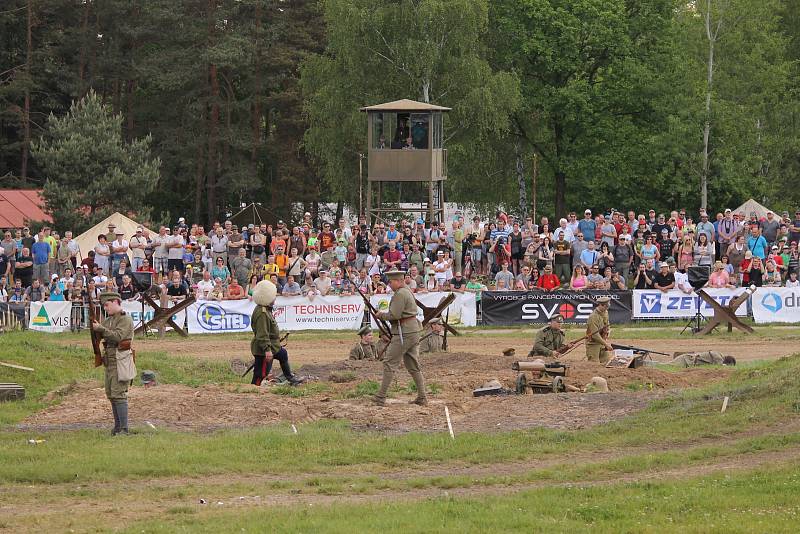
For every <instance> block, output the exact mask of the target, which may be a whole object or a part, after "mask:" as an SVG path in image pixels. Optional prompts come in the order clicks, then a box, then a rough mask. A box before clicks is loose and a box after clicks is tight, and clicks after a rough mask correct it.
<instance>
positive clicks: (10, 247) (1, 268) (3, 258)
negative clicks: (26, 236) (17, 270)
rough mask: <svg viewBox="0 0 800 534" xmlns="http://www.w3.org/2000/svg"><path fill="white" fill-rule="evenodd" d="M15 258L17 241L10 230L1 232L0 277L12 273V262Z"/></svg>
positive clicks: (9, 275) (8, 275)
mask: <svg viewBox="0 0 800 534" xmlns="http://www.w3.org/2000/svg"><path fill="white" fill-rule="evenodd" d="M16 259H17V241H16V240H15V239H13V238H12V237H11V232H9V231H6V232H5V233H4V234H3V241H2V242H0V277H2V276H6V277H9V278H10V277H11V276H13V275H14V263H15V262H16Z"/></svg>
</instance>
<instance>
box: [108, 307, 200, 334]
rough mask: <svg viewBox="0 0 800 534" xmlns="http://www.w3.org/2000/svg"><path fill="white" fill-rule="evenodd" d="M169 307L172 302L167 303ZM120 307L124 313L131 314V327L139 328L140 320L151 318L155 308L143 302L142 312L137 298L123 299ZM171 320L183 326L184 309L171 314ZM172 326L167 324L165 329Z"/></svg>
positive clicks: (145, 320) (184, 320)
mask: <svg viewBox="0 0 800 534" xmlns="http://www.w3.org/2000/svg"><path fill="white" fill-rule="evenodd" d="M167 306H169V307H170V308H171V307H172V306H174V303H173V302H170V303H168V304H167ZM122 309H123V310H125V313H127V314H128V315H130V316H131V319H133V329H134V330H135V329H137V328H139V326H141V324H142V321H144V322H145V323H146V322H147V321H150V320H152V319H153V315H154V314H155V310H153V308H151V307H150V305H149V304H147V303H145V305H144V312H142V303H141V302H140V301H138V300H123V301H122ZM172 320H173V321H175V324H177V325H178V326H180V327H183V326H184V325H185V324H186V311H185V310H184V311H181V312H179V313H177V314H175V315H173V316H172ZM171 328H172V327H170V326H168V327H167V329H171Z"/></svg>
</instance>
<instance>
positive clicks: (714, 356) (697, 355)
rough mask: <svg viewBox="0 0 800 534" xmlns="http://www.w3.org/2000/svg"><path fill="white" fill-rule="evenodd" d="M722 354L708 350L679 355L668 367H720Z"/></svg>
mask: <svg viewBox="0 0 800 534" xmlns="http://www.w3.org/2000/svg"><path fill="white" fill-rule="evenodd" d="M722 360H723V356H722V353H720V352H717V351H715V350H708V351H705V352H688V353H686V354H681V355H679V356H677V357H675V359H673V360H672V361H671V362H669V365H674V366H676V367H695V366H698V365H722Z"/></svg>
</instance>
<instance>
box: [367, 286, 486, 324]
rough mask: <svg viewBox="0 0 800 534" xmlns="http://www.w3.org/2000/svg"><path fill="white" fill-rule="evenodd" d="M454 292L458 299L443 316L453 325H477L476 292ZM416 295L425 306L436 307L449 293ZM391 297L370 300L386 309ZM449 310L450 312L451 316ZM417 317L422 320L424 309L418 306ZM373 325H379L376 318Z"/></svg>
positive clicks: (381, 308) (380, 296)
mask: <svg viewBox="0 0 800 534" xmlns="http://www.w3.org/2000/svg"><path fill="white" fill-rule="evenodd" d="M454 294H455V296H456V299H455V300H454V301H453V302H452V303H451V304H450V306H448V308H447V310H445V311H444V312H443V313H442V317H447V320H448V322H449V324H451V325H453V326H456V325H460V326H475V325H476V324H478V314H477V307H476V305H475V294H474V293H468V292H464V293H454ZM414 296H415V297H416V298H417V300H418V301H420V302H421V303H422V304H424V305H425V306H428V307H431V308H435V307H436V306H437V305H438V304H439V302H441V300H442V299H443V298H445V297H446V296H447V293H442V292H434V293H417V294H415V295H414ZM391 299H392V296H391V295H372V296H371V297H370V299H369V300H370V302H371V303H372V305H373V306H374V307H375V309H376V310H378V311H386V310H387V309H389V301H390V300H391ZM448 311H449V313H450V315H449V316H448ZM417 318H418V319H419V320H420V321H422V309H420V308H417ZM372 327H373V328H376V327H377V325H376V324H375V321H374V320H373V321H372Z"/></svg>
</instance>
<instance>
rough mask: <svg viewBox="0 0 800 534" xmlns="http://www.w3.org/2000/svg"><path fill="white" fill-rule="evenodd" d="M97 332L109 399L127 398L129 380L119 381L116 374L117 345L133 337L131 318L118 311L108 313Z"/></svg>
mask: <svg viewBox="0 0 800 534" xmlns="http://www.w3.org/2000/svg"><path fill="white" fill-rule="evenodd" d="M100 324H101V328H100V330H99V332H100V333H101V334H102V336H103V344H104V345H105V350H104V351H103V365H105V389H106V397H108V399H109V400H112V401H114V400H124V399H127V398H128V388H129V387H130V385H131V381H130V380H125V381H120V380H119V378H118V375H117V345H119V342H120V341H122V340H124V339H133V320H132V319H131V317H130V315H128V314H126V313H125V312H120V313H118V314H116V315H109V316H108V317H106V318H105V319H103V321H102V322H101V323H100Z"/></svg>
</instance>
